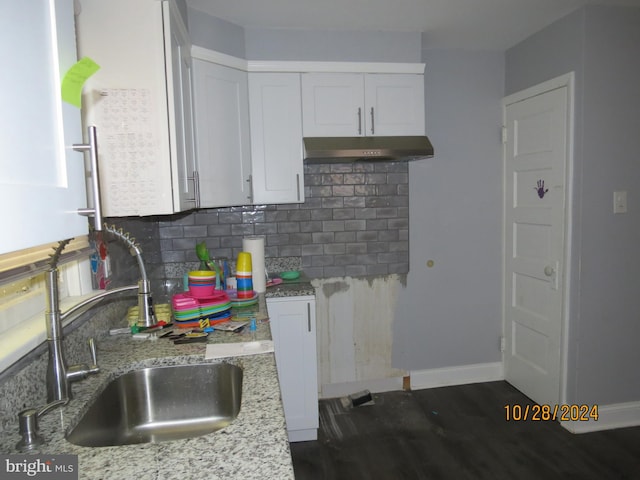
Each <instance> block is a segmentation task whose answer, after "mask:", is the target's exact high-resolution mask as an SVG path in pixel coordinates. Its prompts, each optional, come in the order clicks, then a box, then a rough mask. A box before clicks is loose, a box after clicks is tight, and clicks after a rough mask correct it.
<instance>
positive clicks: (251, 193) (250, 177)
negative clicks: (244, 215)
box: [245, 175, 253, 202]
mask: <svg viewBox="0 0 640 480" xmlns="http://www.w3.org/2000/svg"><path fill="white" fill-rule="evenodd" d="M245 181H246V182H247V183H248V184H249V195H247V200H249V202H253V176H252V175H249V176H248V177H247V179H246V180H245Z"/></svg>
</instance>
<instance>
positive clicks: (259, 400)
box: [0, 282, 314, 480]
mask: <svg viewBox="0 0 640 480" xmlns="http://www.w3.org/2000/svg"><path fill="white" fill-rule="evenodd" d="M313 294H314V291H313V288H312V287H311V285H310V284H309V283H308V282H299V283H295V284H286V285H285V284H283V285H279V286H275V287H270V288H269V289H268V291H267V293H266V294H263V295H260V312H259V315H257V318H258V320H259V321H258V330H257V332H256V334H255V335H250V334H249V332H244V333H228V332H219V331H216V332H214V333H212V334H210V335H209V339H208V343H228V342H244V341H251V340H254V339H256V340H265V339H270V338H271V331H270V329H269V323H268V321H266V319H267V318H268V317H267V313H266V301H265V299H266V298H267V297H284V296H299V295H313ZM205 349H206V345H205V344H203V343H194V344H187V345H174V344H173V343H172V342H171V341H169V340H166V339H156V340H134V339H132V338H131V337H130V336H128V335H120V336H114V337H109V338H107V339H105V340H103V341H101V342H100V343H99V344H98V364H99V365H100V368H101V372H100V373H99V374H98V375H92V376H90V377H88V378H87V379H85V380H83V381H80V382H77V383H73V384H72V392H73V399H72V400H71V401H70V402H69V404H68V405H66V406H64V407H63V408H58V409H56V410H53V411H51V412H49V413H47V414H46V415H45V416H44V417H42V418H41V419H40V422H39V424H40V433H41V434H42V435H43V437H44V438H45V444H44V445H42V446H41V447H40V449H39V450H37V451H35V452H34V453H43V454H60V453H67V454H75V455H78V463H79V465H78V471H79V478H80V479H105V480H106V479H122V478H136V479H137V480H146V479H150V480H151V479H163V480H169V479H174V478H175V479H180V480H189V479H200V478H207V479H225V480H227V479H251V478H260V479H261V478H278V479H287V478H291V479H293V478H294V474H293V466H292V463H291V452H290V450H289V442H288V437H287V431H286V425H285V419H284V411H283V409H282V400H281V397H280V387H279V383H278V374H277V370H276V364H275V355H274V354H273V353H265V354H258V355H249V356H240V357H230V358H225V359H218V360H207V359H205ZM220 361H225V362H228V363H232V364H234V365H238V366H240V367H242V368H243V386H242V403H241V408H240V413H239V414H238V417H237V418H236V419H235V420H234V421H233V422H232V423H231V424H230V425H228V426H227V427H225V428H223V429H222V430H219V431H217V432H214V433H211V434H208V435H203V436H199V437H195V438H190V439H185V440H176V441H171V442H162V443H147V444H138V445H126V446H121V447H98V448H90V447H80V446H77V445H73V444H71V443H69V442H67V441H66V440H65V438H64V433H65V432H66V431H67V430H68V429H69V428H70V427H73V426H74V425H75V424H76V423H77V422H78V421H79V419H80V417H81V416H82V414H83V413H84V411H86V409H87V408H88V406H89V405H90V404H91V403H92V402H93V400H94V399H95V398H96V397H97V395H98V393H99V392H101V391H102V389H103V388H104V386H106V384H107V383H108V382H110V381H111V380H113V379H114V378H115V377H117V376H119V375H122V374H124V373H127V372H129V371H132V370H138V369H141V368H146V367H151V366H168V365H181V364H193V363H218V362H220ZM185 394H187V395H188V392H185ZM19 439H20V436H19V435H18V432H17V429H16V431H15V433H12V434H9V435H6V436H5V437H4V438H2V439H0V451H4V452H14V453H15V452H16V450H15V445H16V443H17V442H18V440H19Z"/></svg>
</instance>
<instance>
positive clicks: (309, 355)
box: [267, 295, 318, 442]
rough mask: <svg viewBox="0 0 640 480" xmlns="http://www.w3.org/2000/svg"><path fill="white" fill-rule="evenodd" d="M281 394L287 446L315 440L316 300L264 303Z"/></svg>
mask: <svg viewBox="0 0 640 480" xmlns="http://www.w3.org/2000/svg"><path fill="white" fill-rule="evenodd" d="M267 310H268V311H269V319H270V323H271V335H272V337H273V342H274V348H275V355H276V364H277V369H278V378H279V380H280V391H281V393H282V403H283V405H284V415H285V419H286V422H287V432H288V434H289V441H290V442H301V441H307V440H316V439H317V438H318V367H317V363H318V362H317V356H316V300H315V297H314V296H312V295H308V296H299V297H279V298H268V299H267Z"/></svg>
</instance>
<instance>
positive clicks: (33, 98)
mask: <svg viewBox="0 0 640 480" xmlns="http://www.w3.org/2000/svg"><path fill="white" fill-rule="evenodd" d="M0 19H2V20H0V22H1V23H2V28H0V52H1V55H0V57H1V58H2V69H3V74H2V75H0V106H1V110H2V114H1V115H0V220H1V221H2V229H3V232H4V234H3V235H0V253H7V252H12V251H15V250H19V249H23V248H27V247H33V246H36V245H41V244H44V243H49V242H55V241H57V240H61V239H65V238H70V237H74V236H77V235H84V234H86V233H87V232H88V222H87V219H86V218H85V217H81V216H80V215H78V214H77V213H76V212H77V209H78V208H81V207H86V206H87V199H86V194H85V184H84V182H85V174H84V161H83V154H82V153H78V152H75V151H73V150H72V145H73V144H74V143H82V142H83V138H82V136H83V135H82V128H81V126H80V110H79V109H78V108H76V107H74V106H72V105H69V104H67V103H64V102H62V99H61V96H60V82H61V78H62V77H63V76H64V74H65V73H66V71H67V70H68V69H69V67H71V66H72V65H73V64H74V63H75V61H76V49H75V30H74V15H73V0H56V1H53V2H51V1H46V0H34V1H30V2H2V4H1V5H0Z"/></svg>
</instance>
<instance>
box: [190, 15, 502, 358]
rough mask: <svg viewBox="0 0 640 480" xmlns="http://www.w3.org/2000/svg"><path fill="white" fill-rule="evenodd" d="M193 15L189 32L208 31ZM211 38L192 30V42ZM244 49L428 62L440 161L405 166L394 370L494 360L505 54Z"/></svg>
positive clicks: (268, 38)
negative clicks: (402, 278) (403, 252)
mask: <svg viewBox="0 0 640 480" xmlns="http://www.w3.org/2000/svg"><path fill="white" fill-rule="evenodd" d="M191 13H193V12H191ZM193 17H194V15H190V28H191V29H192V30H193V28H194V27H195V28H202V27H205V26H206V24H204V23H203V24H201V25H200V26H197V25H194V22H193V20H192V19H193ZM207 36H208V34H207V33H206V31H205V32H200V33H196V34H195V35H194V39H196V40H194V43H196V44H198V41H197V39H198V38H206V37H207ZM203 46H207V47H208V48H213V49H217V50H220V49H221V48H222V47H223V46H224V44H221V46H220V47H219V46H217V45H214V44H211V43H208V44H207V45H203ZM245 48H246V58H248V59H251V60H316V61H380V62H424V63H426V72H425V84H426V87H425V89H426V93H425V97H426V124H427V133H428V135H429V136H430V138H431V139H432V141H433V142H434V145H435V150H436V157H435V158H433V159H431V160H422V161H417V162H412V163H410V164H409V173H410V175H409V176H410V181H409V185H410V188H409V191H410V195H409V209H410V229H409V235H410V241H409V262H410V272H409V275H408V277H407V283H406V288H404V289H403V291H402V292H401V293H400V297H401V299H400V301H399V307H398V309H397V313H396V316H395V317H396V318H395V323H394V327H393V335H394V340H393V341H394V348H393V357H394V358H393V361H394V365H393V366H394V367H397V368H405V369H416V370H418V369H429V368H439V367H444V366H457V365H468V364H476V363H486V362H497V361H500V358H501V357H500V352H499V337H500V335H501V332H502V325H501V317H500V308H501V307H500V298H501V276H500V275H501V234H500V232H501V227H500V225H501V223H500V222H501V216H500V212H501V188H502V183H501V178H502V177H501V168H502V163H501V159H502V156H501V155H502V154H501V145H500V135H499V134H500V125H501V110H500V100H501V99H502V97H503V94H504V54H503V52H482V51H480V52H478V51H476V52H465V51H456V50H449V51H443V50H429V46H428V44H426V40H423V38H422V35H421V34H420V33H416V32H413V33H411V32H409V33H407V32H325V31H301V30H269V29H245ZM226 53H229V52H226ZM428 259H433V260H434V262H435V266H434V267H433V268H431V269H428V268H427V267H426V266H425V263H426V261H427V260H428Z"/></svg>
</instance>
